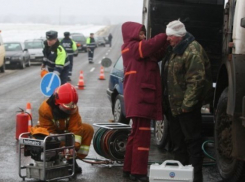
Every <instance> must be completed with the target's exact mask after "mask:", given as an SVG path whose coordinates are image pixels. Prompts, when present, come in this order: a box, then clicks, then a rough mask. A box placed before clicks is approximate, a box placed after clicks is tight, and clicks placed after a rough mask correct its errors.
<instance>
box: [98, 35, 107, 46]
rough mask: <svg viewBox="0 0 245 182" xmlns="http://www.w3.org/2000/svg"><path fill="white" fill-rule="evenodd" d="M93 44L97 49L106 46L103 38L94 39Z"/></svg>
mask: <svg viewBox="0 0 245 182" xmlns="http://www.w3.org/2000/svg"><path fill="white" fill-rule="evenodd" d="M95 42H96V44H97V47H99V46H103V47H105V45H106V42H105V39H104V37H95Z"/></svg>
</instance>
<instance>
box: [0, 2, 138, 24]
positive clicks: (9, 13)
mask: <svg viewBox="0 0 245 182" xmlns="http://www.w3.org/2000/svg"><path fill="white" fill-rule="evenodd" d="M142 6H143V0H0V22H6V21H10V22H14V21H17V20H21V21H23V18H21V17H26V16H27V15H28V18H26V19H27V20H25V22H26V21H32V20H33V19H35V21H38V20H40V21H41V20H42V19H40V18H39V17H47V18H49V19H52V21H54V20H56V21H61V22H66V21H67V18H68V17H69V18H70V19H71V18H72V19H76V20H77V19H81V21H82V22H86V23H93V22H96V23H97V24H98V23H99V22H100V21H101V23H102V24H103V23H104V22H107V23H111V24H115V23H122V22H123V21H137V22H141V15H142ZM38 18H39V19H38ZM76 22H77V21H76Z"/></svg>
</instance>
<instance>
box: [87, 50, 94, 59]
mask: <svg viewBox="0 0 245 182" xmlns="http://www.w3.org/2000/svg"><path fill="white" fill-rule="evenodd" d="M93 58H94V48H89V49H88V60H89V61H93Z"/></svg>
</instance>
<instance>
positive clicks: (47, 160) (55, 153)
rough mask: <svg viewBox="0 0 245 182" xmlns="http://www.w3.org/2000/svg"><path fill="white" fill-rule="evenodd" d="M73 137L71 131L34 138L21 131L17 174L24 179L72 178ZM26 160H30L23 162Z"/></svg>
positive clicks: (73, 160)
mask: <svg viewBox="0 0 245 182" xmlns="http://www.w3.org/2000/svg"><path fill="white" fill-rule="evenodd" d="M74 138H75V136H74V134H72V133H65V134H52V135H49V136H45V137H43V136H41V137H40V136H35V138H34V137H33V136H31V135H30V133H22V134H21V135H20V137H19V176H20V177H21V178H22V179H23V180H24V181H25V178H34V179H38V180H42V181H52V180H58V179H64V178H72V176H73V175H74V170H75V153H74V152H72V153H71V152H70V151H75V148H74V143H75V141H74ZM61 139H62V140H61ZM61 142H63V145H61ZM22 157H23V158H22ZM24 158H25V159H24ZM26 158H29V159H30V160H27V159H26ZM26 161H29V162H30V161H31V162H30V163H25V164H24V162H26ZM68 161H69V162H68ZM70 161H72V162H70Z"/></svg>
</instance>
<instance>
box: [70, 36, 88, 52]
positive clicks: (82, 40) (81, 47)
mask: <svg viewBox="0 0 245 182" xmlns="http://www.w3.org/2000/svg"><path fill="white" fill-rule="evenodd" d="M71 38H72V40H74V41H75V42H76V43H77V49H78V52H87V45H86V37H85V36H84V35H83V34H82V33H71Z"/></svg>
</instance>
